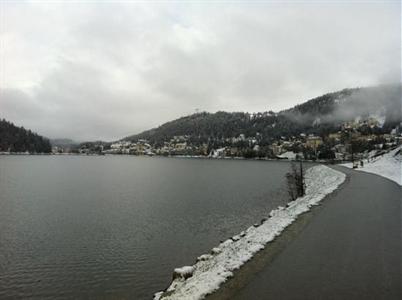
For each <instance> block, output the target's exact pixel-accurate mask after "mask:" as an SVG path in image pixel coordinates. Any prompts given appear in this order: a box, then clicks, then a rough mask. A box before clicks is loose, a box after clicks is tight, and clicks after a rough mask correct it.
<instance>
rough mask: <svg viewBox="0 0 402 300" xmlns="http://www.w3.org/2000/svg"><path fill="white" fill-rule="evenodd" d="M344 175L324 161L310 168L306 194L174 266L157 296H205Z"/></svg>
mask: <svg viewBox="0 0 402 300" xmlns="http://www.w3.org/2000/svg"><path fill="white" fill-rule="evenodd" d="M345 177H346V176H345V174H343V173H341V172H339V171H336V170H333V169H331V168H329V167H326V166H323V165H319V166H314V167H312V168H310V169H308V170H307V171H306V196H304V197H301V198H298V199H296V200H295V201H292V202H290V203H289V204H288V205H287V207H286V208H285V207H279V208H277V209H275V210H273V211H271V212H270V213H269V216H267V219H264V220H263V221H262V222H261V223H260V224H255V225H254V226H251V227H249V228H248V229H247V230H245V231H242V232H241V233H239V234H238V235H235V236H233V237H232V238H230V239H228V240H226V241H224V242H222V243H221V244H219V245H218V246H217V247H216V248H213V249H212V250H211V252H210V253H209V254H203V255H201V256H199V257H198V258H197V262H196V263H195V264H194V265H193V266H186V267H182V268H177V269H175V271H174V276H173V281H172V282H171V284H170V286H169V287H168V288H167V289H166V291H163V292H159V293H156V294H155V296H154V299H155V300H159V299H166V300H167V299H188V300H190V299H194V300H195V299H203V298H204V297H205V296H206V295H208V294H210V293H212V292H213V291H215V290H217V289H218V288H219V286H220V285H221V284H222V283H224V282H225V281H226V280H227V279H228V278H229V277H231V276H233V271H235V270H236V269H238V268H240V267H241V266H242V265H243V264H244V263H246V262H247V261H248V260H250V259H251V258H252V257H253V256H254V254H255V253H257V252H258V251H260V250H261V249H263V248H264V247H267V246H268V245H267V243H269V242H271V241H273V240H274V239H275V237H276V236H278V235H280V234H281V232H282V231H283V230H284V229H285V228H286V227H287V226H289V225H290V224H292V223H293V222H294V221H295V220H296V219H297V217H298V216H299V215H300V214H302V213H304V212H307V211H309V210H310V208H311V207H312V206H314V205H317V204H318V203H319V202H320V201H321V200H322V199H323V198H324V197H325V196H326V195H328V194H330V193H331V192H333V191H334V190H335V189H336V188H337V187H338V186H339V185H340V184H341V183H343V182H344V180H345Z"/></svg>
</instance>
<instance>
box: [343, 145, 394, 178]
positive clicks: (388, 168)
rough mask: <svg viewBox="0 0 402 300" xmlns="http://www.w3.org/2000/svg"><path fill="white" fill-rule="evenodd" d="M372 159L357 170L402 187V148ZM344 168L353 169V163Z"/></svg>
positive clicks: (364, 162) (364, 161)
mask: <svg viewBox="0 0 402 300" xmlns="http://www.w3.org/2000/svg"><path fill="white" fill-rule="evenodd" d="M370 153H371V152H370ZM370 159H371V160H370ZM370 159H369V162H367V160H363V167H360V165H359V166H358V168H357V169H356V170H358V171H364V172H368V173H373V174H377V175H380V176H382V177H385V178H388V179H390V180H392V181H395V182H396V183H397V184H399V185H401V186H402V146H399V147H397V148H396V149H394V150H392V151H390V152H388V153H386V154H384V155H382V156H377V157H372V156H371V157H370ZM342 166H345V167H348V168H352V163H346V164H342Z"/></svg>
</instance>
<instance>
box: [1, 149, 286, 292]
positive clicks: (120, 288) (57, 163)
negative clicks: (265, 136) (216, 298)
mask: <svg viewBox="0 0 402 300" xmlns="http://www.w3.org/2000/svg"><path fill="white" fill-rule="evenodd" d="M288 170H289V163H288V162H274V161H270V162H268V161H247V160H208V159H185V158H162V157H152V158H151V157H133V156H0V298H1V299H7V298H31V299H35V298H36V299H46V298H47V299H88V298H102V299H150V298H152V295H153V293H154V292H157V291H160V290H162V289H164V288H165V287H167V286H168V284H169V283H170V279H171V276H172V271H173V269H174V268H175V267H180V266H184V265H189V264H193V263H194V262H195V259H196V257H197V256H199V255H201V254H204V253H208V252H209V251H210V249H211V248H213V247H214V246H216V245H218V244H219V242H220V241H222V240H225V239H227V238H229V237H230V236H232V235H234V234H237V233H239V232H240V231H242V230H244V229H246V228H247V227H249V226H251V225H252V224H254V223H256V222H259V221H260V220H261V218H263V217H264V216H266V215H267V213H268V212H269V211H270V210H271V209H273V208H275V207H277V206H279V205H284V204H286V202H287V200H288V195H287V191H286V180H285V174H286V172H287V171H288Z"/></svg>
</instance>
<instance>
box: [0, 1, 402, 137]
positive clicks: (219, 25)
mask: <svg viewBox="0 0 402 300" xmlns="http://www.w3.org/2000/svg"><path fill="white" fill-rule="evenodd" d="M380 2H381V1H376V2H368V1H365V2H356V3H354V4H350V3H349V1H342V2H339V1H338V2H337V1H327V2H325V1H304V2H303V3H302V2H286V3H283V2H267V1H258V2H257V1H255V2H250V1H247V2H243V3H242V2H237V1H236V2H235V1H233V2H231V1H222V2H218V3H215V4H213V3H212V2H210V3H202V2H198V3H197V2H191V4H189V3H187V4H185V3H183V2H181V3H179V2H177V3H173V2H169V3H167V2H152V3H151V2H132V1H121V2H117V1H113V2H112V1H89V0H87V1H69V2H50V1H46V2H45V1H40V2H32V1H9V2H7V1H4V0H1V1H0V3H1V4H0V5H1V16H0V17H1V20H0V21H1V23H0V42H1V44H0V63H1V65H0V92H1V94H0V117H2V118H6V119H7V120H10V121H13V122H14V123H16V124H17V125H20V126H24V127H26V128H30V129H32V130H34V131H36V132H38V133H40V134H42V135H45V136H48V137H50V138H61V137H67V138H72V139H75V140H79V141H83V140H95V139H103V140H114V139H118V138H121V137H124V136H127V135H130V134H134V133H138V132H140V131H142V130H145V129H149V128H151V127H155V126H158V125H160V124H162V123H164V122H166V121H169V120H172V119H174V118H177V117H180V116H184V115H188V114H191V113H193V112H195V110H196V109H199V110H200V111H203V110H205V111H210V112H215V111H218V110H226V111H248V112H256V111H267V110H274V111H277V110H281V109H284V108H288V107H291V106H293V105H294V104H297V103H301V102H303V101H305V100H307V99H309V98H312V97H315V96H319V95H321V94H323V93H326V92H330V91H335V90H339V89H343V88H346V87H356V86H367V85H375V84H379V83H391V82H400V81H401V79H400V71H401V59H400V57H401V24H400V22H401V21H400V20H401V11H400V3H399V1H394V2H388V3H385V4H384V3H380Z"/></svg>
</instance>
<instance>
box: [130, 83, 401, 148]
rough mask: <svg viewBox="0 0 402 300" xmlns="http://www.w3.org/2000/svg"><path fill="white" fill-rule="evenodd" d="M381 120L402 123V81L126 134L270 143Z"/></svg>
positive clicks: (384, 127) (158, 139) (386, 125)
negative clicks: (282, 107) (277, 108)
mask: <svg viewBox="0 0 402 300" xmlns="http://www.w3.org/2000/svg"><path fill="white" fill-rule="evenodd" d="M369 118H372V119H375V120H377V121H378V125H377V126H376V127H375V128H374V129H373V128H371V129H370V130H376V131H377V132H388V131H389V130H391V129H392V128H395V127H396V126H398V125H399V124H400V123H401V120H402V118H401V86H400V85H382V86H376V87H365V88H353V89H344V90H341V91H337V92H333V93H328V94H325V95H322V96H320V97H317V98H314V99H311V100H309V101H307V102H305V103H303V104H300V105H297V106H295V107H293V108H291V109H287V110H283V111H280V112H278V113H274V112H272V111H266V112H259V113H245V112H223V111H219V112H216V113H208V112H201V113H196V114H192V115H189V116H185V117H182V118H179V119H177V120H173V121H171V122H167V123H165V124H163V125H161V126H159V127H157V128H153V129H151V130H147V131H144V132H142V133H140V134H136V135H132V136H129V137H126V138H124V140H129V141H136V140H138V139H146V140H149V141H150V142H151V143H154V144H161V143H163V142H164V141H168V140H169V139H171V138H173V137H174V136H181V135H186V136H189V137H190V140H191V141H192V142H195V143H197V142H199V143H203V142H208V141H209V140H211V139H222V138H229V137H235V136H239V135H240V134H244V135H245V136H256V135H259V136H260V137H261V144H269V143H270V142H272V141H273V140H275V139H277V138H280V137H281V136H285V137H289V136H293V135H298V134H301V133H306V134H310V133H313V134H318V135H323V134H328V133H330V132H336V131H338V130H339V129H340V127H341V125H342V124H343V123H345V122H350V121H355V120H360V119H369Z"/></svg>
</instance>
